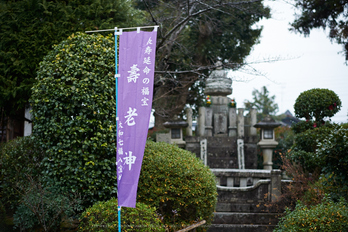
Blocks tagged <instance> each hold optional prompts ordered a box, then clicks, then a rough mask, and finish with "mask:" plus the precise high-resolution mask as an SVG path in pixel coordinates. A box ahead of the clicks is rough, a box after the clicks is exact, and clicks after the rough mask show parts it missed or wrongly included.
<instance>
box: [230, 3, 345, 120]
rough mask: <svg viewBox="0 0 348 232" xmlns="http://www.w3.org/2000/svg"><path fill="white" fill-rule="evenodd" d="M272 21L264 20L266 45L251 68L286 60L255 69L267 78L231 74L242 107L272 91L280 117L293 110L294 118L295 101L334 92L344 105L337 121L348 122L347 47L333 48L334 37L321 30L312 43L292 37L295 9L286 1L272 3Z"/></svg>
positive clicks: (257, 50)
mask: <svg viewBox="0 0 348 232" xmlns="http://www.w3.org/2000/svg"><path fill="white" fill-rule="evenodd" d="M265 4H266V5H268V6H270V8H271V14H272V18H270V19H267V20H263V21H262V22H261V23H260V24H259V25H263V31H262V35H261V38H260V44H258V45H256V46H254V49H253V51H252V52H251V54H250V56H249V57H248V58H247V61H248V62H257V61H262V60H263V59H268V58H271V57H281V59H285V60H283V61H277V62H273V63H260V64H255V65H252V67H253V68H256V69H257V70H258V71H260V72H261V73H263V74H264V75H265V76H255V75H248V74H247V73H245V72H240V71H237V72H230V73H229V76H230V77H232V79H233V83H232V88H233V92H232V95H230V97H232V98H235V100H236V102H237V107H244V104H243V102H244V101H245V100H246V99H247V100H252V91H253V89H258V90H261V87H262V86H266V87H267V89H268V90H269V92H270V95H271V96H272V95H275V96H276V99H275V101H276V103H278V105H279V113H284V112H285V111H286V110H289V111H290V112H291V113H292V114H293V115H294V108H293V106H294V104H295V100H296V98H297V97H298V95H299V94H300V93H302V92H303V91H306V90H309V89H312V88H327V89H330V90H333V91H334V92H335V93H336V94H337V95H338V96H339V98H340V99H341V101H342V108H341V111H339V112H338V113H337V114H336V115H335V116H334V117H333V118H332V120H333V121H334V122H338V123H340V122H348V117H347V113H348V88H347V87H348V66H346V65H345V60H344V56H343V53H339V52H341V51H342V46H341V45H337V44H335V43H331V42H330V39H329V38H328V37H327V34H328V31H326V32H325V31H323V30H322V29H317V30H313V31H311V34H310V36H309V37H304V36H303V35H301V34H298V33H297V34H295V33H293V32H290V31H289V30H288V29H289V28H290V26H289V23H290V22H293V20H294V17H295V16H294V13H295V9H294V8H293V7H292V6H291V5H290V4H288V3H286V2H284V1H279V0H278V1H275V2H272V1H266V2H265Z"/></svg>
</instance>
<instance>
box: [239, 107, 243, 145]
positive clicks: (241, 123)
mask: <svg viewBox="0 0 348 232" xmlns="http://www.w3.org/2000/svg"><path fill="white" fill-rule="evenodd" d="M243 114H244V109H243V108H238V116H237V133H238V138H239V139H243V138H244V115H243Z"/></svg>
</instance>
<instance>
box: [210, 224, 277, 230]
mask: <svg viewBox="0 0 348 232" xmlns="http://www.w3.org/2000/svg"><path fill="white" fill-rule="evenodd" d="M275 227H276V226H274V225H248V224H242V225H236V224H213V225H211V226H210V227H209V229H208V231H207V232H272V231H273V229H274V228H275Z"/></svg>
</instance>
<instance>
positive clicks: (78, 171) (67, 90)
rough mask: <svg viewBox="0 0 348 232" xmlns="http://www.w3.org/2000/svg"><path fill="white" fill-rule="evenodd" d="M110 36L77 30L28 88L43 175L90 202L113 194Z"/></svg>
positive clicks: (46, 60) (45, 62) (51, 55)
mask: <svg viewBox="0 0 348 232" xmlns="http://www.w3.org/2000/svg"><path fill="white" fill-rule="evenodd" d="M114 57H115V52H114V41H113V39H112V38H111V37H103V36H101V35H87V34H82V33H80V34H76V35H71V36H70V37H69V38H68V39H67V40H65V41H63V42H61V43H60V44H58V45H57V46H55V47H54V48H53V50H52V51H51V52H50V53H49V54H48V55H47V56H46V57H45V58H44V59H43V61H42V62H41V63H40V67H39V70H38V72H37V73H38V74H37V83H36V84H35V85H34V87H33V88H32V97H31V99H30V103H31V105H32V107H33V119H34V123H33V125H34V135H35V137H36V139H37V140H38V143H39V145H40V147H42V148H43V149H44V151H45V152H46V154H47V156H46V157H45V158H44V160H43V162H42V163H43V168H44V175H45V176H47V177H48V178H49V179H51V180H53V181H54V183H55V184H56V185H59V186H63V188H66V189H67V190H72V191H78V192H79V193H81V194H82V195H83V196H84V199H85V200H86V203H87V204H88V205H91V204H92V203H94V202H96V201H98V200H108V199H110V197H111V195H112V194H116V175H115V172H116V170H115V161H116V158H115V154H116V145H115V141H116V136H115V133H116V123H115V121H116V118H115V87H114V81H115V79H114V67H115V60H114Z"/></svg>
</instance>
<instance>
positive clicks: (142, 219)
mask: <svg viewBox="0 0 348 232" xmlns="http://www.w3.org/2000/svg"><path fill="white" fill-rule="evenodd" d="M80 219H81V223H80V226H79V230H78V231H118V211H117V199H115V198H112V199H111V200H109V201H106V202H97V203H95V204H94V205H93V206H92V207H90V208H88V209H86V210H85V211H84V212H83V213H82V215H81V217H80ZM121 229H122V231H124V232H132V231H134V232H138V231H143V232H148V231H154V232H164V231H165V227H164V225H163V224H162V222H161V220H160V219H159V218H158V215H157V214H156V212H155V208H153V207H150V206H148V205H146V204H143V203H137V204H136V208H127V207H124V208H122V210H121Z"/></svg>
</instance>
